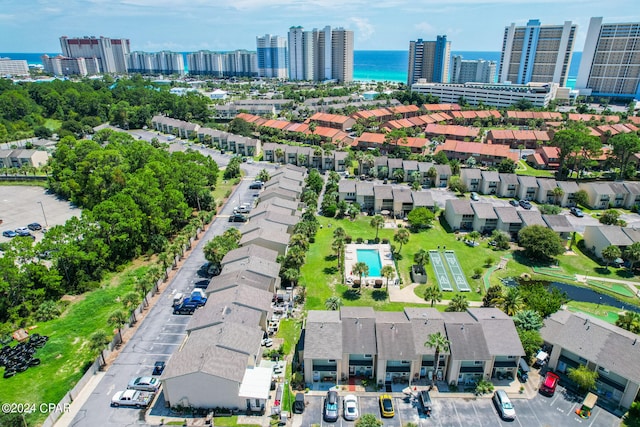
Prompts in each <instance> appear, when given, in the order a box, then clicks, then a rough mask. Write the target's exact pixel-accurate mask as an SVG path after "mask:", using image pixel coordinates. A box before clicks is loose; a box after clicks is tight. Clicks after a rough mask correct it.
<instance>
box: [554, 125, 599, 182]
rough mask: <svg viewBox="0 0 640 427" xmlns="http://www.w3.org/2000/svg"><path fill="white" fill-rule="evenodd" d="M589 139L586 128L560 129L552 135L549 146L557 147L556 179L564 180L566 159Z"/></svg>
mask: <svg viewBox="0 0 640 427" xmlns="http://www.w3.org/2000/svg"><path fill="white" fill-rule="evenodd" d="M590 139H591V136H590V134H589V130H588V129H587V128H586V127H583V128H570V129H562V130H559V131H557V132H556V133H555V134H554V136H553V140H552V141H551V145H553V146H554V147H558V179H560V180H563V179H565V178H566V176H567V170H568V169H567V165H566V164H567V159H568V158H569V157H570V156H571V155H573V154H574V153H575V152H576V151H577V150H578V149H580V147H582V146H583V145H584V144H586V143H587V141H588V140H590Z"/></svg>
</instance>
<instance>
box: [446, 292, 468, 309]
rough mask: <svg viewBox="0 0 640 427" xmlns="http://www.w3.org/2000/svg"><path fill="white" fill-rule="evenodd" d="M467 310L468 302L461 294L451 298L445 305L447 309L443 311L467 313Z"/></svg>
mask: <svg viewBox="0 0 640 427" xmlns="http://www.w3.org/2000/svg"><path fill="white" fill-rule="evenodd" d="M467 308H469V301H467V297H466V296H464V295H462V294H456V295H454V296H453V298H451V301H449V305H447V308H445V310H444V311H449V312H456V311H458V312H462V311H467Z"/></svg>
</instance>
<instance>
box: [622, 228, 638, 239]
mask: <svg viewBox="0 0 640 427" xmlns="http://www.w3.org/2000/svg"><path fill="white" fill-rule="evenodd" d="M622 231H624V234H626V235H627V236H629V238H630V239H631V240H632V241H633V242H634V243H635V242H640V230H638V229H637V228H630V227H625V228H623V229H622Z"/></svg>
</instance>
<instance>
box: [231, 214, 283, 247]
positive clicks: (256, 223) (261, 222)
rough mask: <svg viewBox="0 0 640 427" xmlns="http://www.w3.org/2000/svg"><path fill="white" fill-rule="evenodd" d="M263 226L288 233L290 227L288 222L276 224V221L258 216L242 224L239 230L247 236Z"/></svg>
mask: <svg viewBox="0 0 640 427" xmlns="http://www.w3.org/2000/svg"><path fill="white" fill-rule="evenodd" d="M263 228H269V229H270V230H273V231H275V232H277V233H286V232H287V228H288V227H287V225H286V224H276V223H273V222H270V221H267V220H266V219H264V218H256V219H253V220H251V221H249V222H247V223H245V224H243V225H242V226H240V228H239V230H240V233H241V234H242V235H243V236H245V235H247V234H250V233H252V232H254V231H257V230H261V229H263ZM254 246H259V245H254Z"/></svg>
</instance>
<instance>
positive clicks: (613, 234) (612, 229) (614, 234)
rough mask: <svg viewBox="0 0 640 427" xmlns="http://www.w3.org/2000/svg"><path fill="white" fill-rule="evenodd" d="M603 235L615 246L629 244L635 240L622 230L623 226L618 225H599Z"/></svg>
mask: <svg viewBox="0 0 640 427" xmlns="http://www.w3.org/2000/svg"><path fill="white" fill-rule="evenodd" d="M596 227H598V228H599V229H600V232H601V233H602V235H603V236H604V237H605V238H606V239H607V240H608V241H609V244H611V245H615V246H629V245H631V244H633V241H632V240H631V239H630V238H629V236H628V235H627V234H626V233H625V232H624V231H622V227H618V226H616V225H599V226H596Z"/></svg>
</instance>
